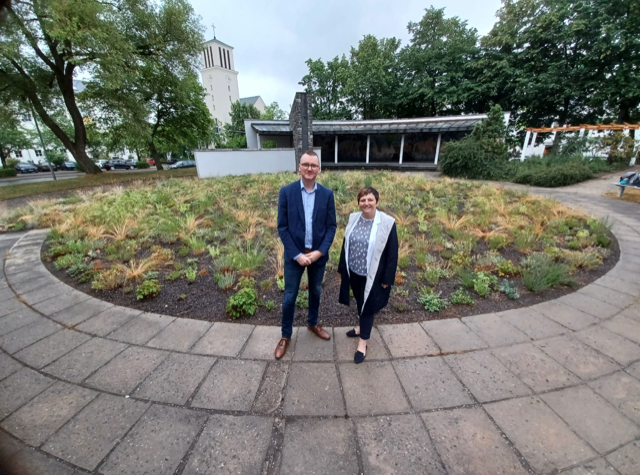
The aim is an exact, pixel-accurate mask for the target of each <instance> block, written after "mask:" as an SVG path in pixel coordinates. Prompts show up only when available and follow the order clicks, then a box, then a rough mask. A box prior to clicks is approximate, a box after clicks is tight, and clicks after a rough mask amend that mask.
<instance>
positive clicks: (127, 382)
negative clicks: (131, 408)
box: [85, 346, 169, 395]
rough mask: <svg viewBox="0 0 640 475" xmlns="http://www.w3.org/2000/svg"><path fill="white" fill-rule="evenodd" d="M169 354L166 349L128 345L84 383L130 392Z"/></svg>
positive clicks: (105, 388)
mask: <svg viewBox="0 0 640 475" xmlns="http://www.w3.org/2000/svg"><path fill="white" fill-rule="evenodd" d="M167 356H169V353H167V352H166V351H159V350H153V349H151V348H140V347H135V346H130V347H129V348H127V349H125V350H124V351H123V352H122V353H120V354H119V355H118V356H116V357H115V358H113V359H112V360H111V361H109V362H108V363H107V364H106V365H104V366H103V367H102V368H100V369H99V370H98V371H97V372H96V373H94V374H93V375H92V376H91V377H90V378H89V379H87V381H86V382H85V384H87V385H88V386H91V387H94V388H97V389H102V390H103V391H109V392H112V393H117V394H122V395H125V394H131V392H132V391H133V390H134V389H136V388H137V387H138V385H139V384H140V383H141V382H142V381H144V379H145V378H146V377H147V376H149V374H150V373H151V372H152V371H153V370H154V369H156V367H157V366H158V365H159V364H160V363H162V362H163V361H164V359H165V358H166V357H167Z"/></svg>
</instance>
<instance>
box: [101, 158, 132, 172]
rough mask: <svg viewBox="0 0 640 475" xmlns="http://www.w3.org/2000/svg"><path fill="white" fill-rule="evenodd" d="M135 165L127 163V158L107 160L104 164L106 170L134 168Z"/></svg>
mask: <svg viewBox="0 0 640 475" xmlns="http://www.w3.org/2000/svg"><path fill="white" fill-rule="evenodd" d="M134 168H135V165H133V164H131V163H127V161H126V160H107V161H106V162H105V164H104V169H105V170H133V169H134Z"/></svg>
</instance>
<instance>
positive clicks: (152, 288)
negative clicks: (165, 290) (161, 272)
mask: <svg viewBox="0 0 640 475" xmlns="http://www.w3.org/2000/svg"><path fill="white" fill-rule="evenodd" d="M161 288H162V285H160V284H159V283H158V281H157V279H150V280H145V281H144V282H142V283H141V284H140V285H138V287H137V288H136V300H142V299H147V298H152V297H156V296H157V295H158V294H159V293H160V289H161Z"/></svg>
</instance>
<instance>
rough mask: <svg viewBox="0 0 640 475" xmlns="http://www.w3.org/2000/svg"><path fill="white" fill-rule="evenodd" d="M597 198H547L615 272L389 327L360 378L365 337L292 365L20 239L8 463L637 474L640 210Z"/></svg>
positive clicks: (117, 470) (8, 378)
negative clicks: (103, 291)
mask: <svg viewBox="0 0 640 475" xmlns="http://www.w3.org/2000/svg"><path fill="white" fill-rule="evenodd" d="M585 189H586V188H585ZM585 189H581V190H578V189H576V190H573V189H569V190H566V189H565V190H535V193H540V194H545V195H548V196H552V197H554V198H556V199H558V200H559V201H562V202H563V203H565V204H568V205H570V206H573V207H578V208H581V209H583V210H585V211H587V212H588V213H590V214H592V215H596V216H605V215H608V216H609V217H610V218H611V219H612V220H613V221H614V223H615V224H614V233H615V235H616V237H617V238H618V240H619V242H620V247H621V259H620V262H619V263H618V264H617V265H616V267H615V268H614V269H613V270H611V271H610V272H609V273H608V274H607V275H605V276H604V277H602V278H600V279H598V280H597V281H595V282H594V283H592V284H590V285H588V286H586V287H584V288H582V289H580V290H578V291H577V292H574V293H572V294H569V295H566V296H564V297H561V298H559V299H557V300H554V301H548V302H544V303H542V304H538V305H535V306H532V307H527V308H521V309H517V310H510V311H507V312H503V313H497V314H494V313H492V314H485V315H476V316H472V317H465V318H462V319H450V320H440V321H426V322H422V323H412V324H400V325H380V326H378V327H377V328H375V329H374V332H373V335H372V339H371V342H370V344H369V353H368V355H367V360H366V362H365V363H364V364H362V365H358V366H356V365H354V364H353V353H354V351H355V345H356V344H357V342H355V341H352V340H349V339H348V338H347V337H346V336H345V332H346V330H348V329H347V328H333V329H330V328H329V329H328V330H330V331H331V332H332V340H331V341H330V342H325V341H322V340H320V339H318V338H317V337H315V336H314V335H312V334H311V333H310V332H308V331H307V330H306V329H305V328H299V329H296V331H295V332H294V337H293V339H292V343H291V345H290V349H289V352H288V353H287V355H286V357H285V358H284V359H283V360H282V361H275V360H274V359H273V350H274V348H275V345H276V343H277V341H278V339H279V328H277V327H266V326H254V325H247V324H241V323H220V322H218V323H214V324H211V323H208V322H203V321H196V320H189V319H182V318H174V317H169V316H164V315H156V314H149V313H142V312H140V311H137V310H132V309H128V308H123V307H117V306H113V305H112V304H109V303H106V302H102V301H99V300H97V299H94V298H92V297H90V296H89V295H86V294H83V293H81V292H78V291H76V290H75V289H72V288H71V287H69V286H67V285H65V284H63V283H62V282H60V281H58V280H57V279H56V278H55V277H54V276H52V275H51V274H50V273H49V272H48V271H47V270H46V268H45V267H44V266H43V265H42V263H41V261H40V256H39V250H40V247H41V245H42V243H43V241H44V239H45V235H46V232H45V231H32V232H29V233H27V234H25V235H23V236H19V237H17V238H18V239H19V240H18V241H17V242H16V243H15V245H13V247H12V249H11V251H10V252H9V253H8V254H6V256H5V260H4V268H3V271H2V273H0V348H1V351H0V467H3V464H4V466H5V467H6V470H7V471H8V473H10V474H13V473H16V474H21V475H22V474H24V475H35V474H47V475H51V474H83V473H100V474H105V475H111V474H153V475H159V474H174V473H177V474H185V475H193V474H203V473H211V474H227V473H229V474H232V473H233V474H236V473H243V474H244V473H247V474H249V473H256V474H259V473H263V474H282V475H289V474H296V473H301V474H312V473H313V474H331V475H333V474H339V473H345V474H356V473H366V474H369V473H373V474H378V473H379V474H390V473H400V474H412V473H415V474H446V473H449V474H454V473H455V474H458V473H464V474H500V473H503V474H526V473H540V474H543V473H557V472H560V471H562V473H567V474H571V475H577V474H587V473H597V474H600V473H603V474H604V473H607V474H622V475H625V474H627V475H628V474H636V475H637V474H638V473H640V472H639V469H638V467H639V466H640V302H639V300H640V279H639V277H640V217H639V216H638V210H639V208H638V207H637V205H635V204H633V203H627V202H622V201H618V200H613V199H608V198H604V197H601V196H597V195H596V194H594V193H591V192H589V190H588V189H586V191H584V190H585ZM3 239H4V241H0V252H5V251H6V249H7V248H8V246H7V245H6V244H9V243H11V244H12V242H11V241H12V240H13V239H14V238H9V236H5V237H3ZM3 243H5V244H3ZM0 473H1V469H0Z"/></svg>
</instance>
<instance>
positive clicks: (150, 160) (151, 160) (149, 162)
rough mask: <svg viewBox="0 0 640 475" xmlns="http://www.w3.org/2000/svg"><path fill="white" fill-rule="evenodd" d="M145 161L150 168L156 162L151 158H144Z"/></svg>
mask: <svg viewBox="0 0 640 475" xmlns="http://www.w3.org/2000/svg"><path fill="white" fill-rule="evenodd" d="M145 160H146V161H147V163H148V164H149V165H151V166H152V167H155V166H156V161H155V160H154V159H153V158H145Z"/></svg>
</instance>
